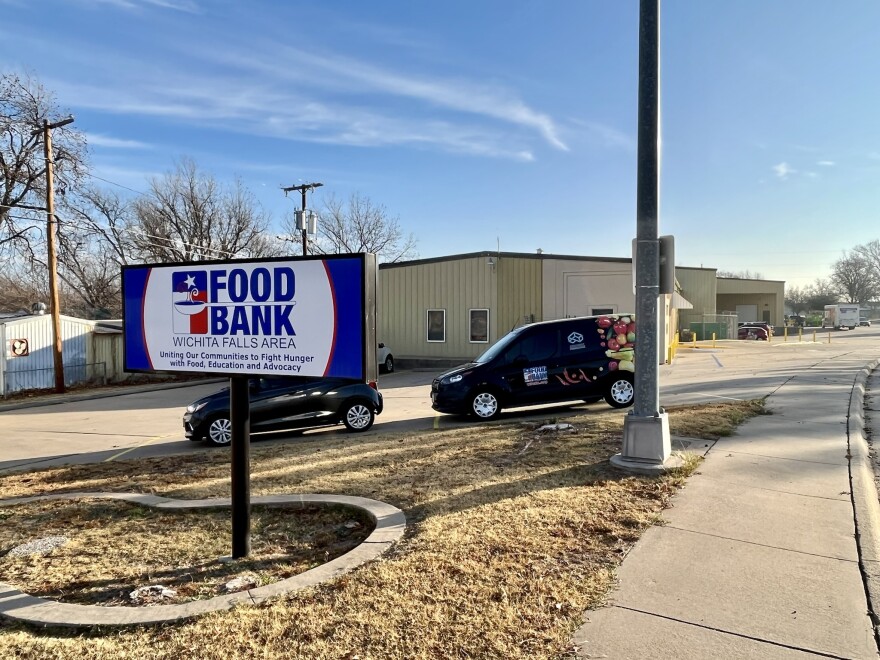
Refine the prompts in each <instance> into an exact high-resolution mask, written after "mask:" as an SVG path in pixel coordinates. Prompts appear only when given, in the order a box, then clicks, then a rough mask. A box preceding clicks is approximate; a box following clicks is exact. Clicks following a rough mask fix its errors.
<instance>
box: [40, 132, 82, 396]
mask: <svg viewBox="0 0 880 660" xmlns="http://www.w3.org/2000/svg"><path fill="white" fill-rule="evenodd" d="M72 123H73V115H70V116H69V117H67V119H62V120H61V121H56V122H55V123H54V124H50V123H49V120H48V119H44V120H43V127H42V128H38V129H35V130H33V131H31V135H38V134H40V133H42V134H43V155H44V156H45V158H46V241H47V242H48V244H49V264H48V265H49V298H50V301H49V309H50V311H51V314H52V337H53V350H52V353H53V357H54V364H55V391H56V392H58V393H62V392H64V357H63V355H62V352H61V343H62V342H61V310H59V309H58V306H59V302H58V255H57V254H56V253H55V222H56V218H55V174H54V172H55V161H54V157H53V155H52V129H53V128H61V127H62V126H67V125H68V124H72Z"/></svg>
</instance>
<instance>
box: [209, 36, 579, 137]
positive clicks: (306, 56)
mask: <svg viewBox="0 0 880 660" xmlns="http://www.w3.org/2000/svg"><path fill="white" fill-rule="evenodd" d="M208 57H210V59H213V60H215V61H219V63H221V64H226V65H232V66H237V67H243V68H247V69H250V70H252V71H259V72H261V73H263V74H268V75H270V76H271V77H273V78H277V79H281V80H287V81H289V82H297V83H299V84H304V83H305V84H309V85H313V86H316V87H323V88H328V87H332V88H336V89H337V90H346V91H347V92H348V93H352V92H353V91H361V92H369V93H372V94H377V93H378V94H383V95H387V96H390V97H397V98H405V99H412V100H417V101H423V102H425V103H427V104H429V106H433V107H436V108H444V109H448V110H454V111H458V112H463V113H468V114H472V115H476V116H480V117H487V118H492V119H497V120H500V121H503V122H507V123H510V124H514V125H518V126H523V127H526V128H529V129H533V130H535V131H537V132H538V133H539V134H540V135H541V136H542V137H543V138H544V139H545V140H546V141H547V142H548V143H549V144H550V145H552V146H553V147H555V148H557V149H561V150H563V151H567V150H568V146H567V145H566V144H565V143H564V142H563V141H562V140H561V139H560V137H559V130H558V127H557V126H556V123H555V122H554V121H553V119H552V118H551V117H550V116H549V115H547V114H545V113H543V112H540V111H538V110H535V109H533V108H531V107H530V106H529V105H527V104H526V103H525V102H524V101H522V100H521V99H519V98H518V97H517V96H516V95H515V94H514V93H512V92H511V91H509V90H506V89H503V88H500V87H498V86H495V85H492V84H487V83H484V82H476V81H470V80H454V79H448V78H443V77H428V76H409V75H404V74H400V73H397V72H394V71H390V70H387V69H383V68H380V67H378V66H374V65H371V64H367V63H365V62H361V61H357V60H353V59H350V58H347V57H343V56H338V55H328V54H316V53H311V52H305V51H303V50H299V49H296V48H291V47H288V46H284V45H282V44H271V47H270V48H269V49H268V50H264V51H263V52H262V53H260V54H255V55H246V54H244V53H233V52H226V53H217V52H214V51H212V52H211V53H210V55H209V56H208Z"/></svg>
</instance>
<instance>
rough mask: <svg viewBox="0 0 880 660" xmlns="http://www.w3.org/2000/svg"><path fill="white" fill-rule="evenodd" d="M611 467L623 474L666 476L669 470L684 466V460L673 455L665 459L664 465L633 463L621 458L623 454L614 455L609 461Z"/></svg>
mask: <svg viewBox="0 0 880 660" xmlns="http://www.w3.org/2000/svg"><path fill="white" fill-rule="evenodd" d="M610 461H611V465H612V467H616V468H617V469H618V470H623V471H624V472H631V473H633V474H647V475H649V476H659V475H661V474H666V473H667V472H669V471H670V470H675V469H676V468H680V467H682V466H684V459H683V458H682V457H681V456H679V455H677V454H673V455H672V456H670V457H669V458H667V459H666V462H664V463H646V462H645V461H633V460H630V459H628V458H626V457H624V456H623V454H614V456H612V457H611V459H610Z"/></svg>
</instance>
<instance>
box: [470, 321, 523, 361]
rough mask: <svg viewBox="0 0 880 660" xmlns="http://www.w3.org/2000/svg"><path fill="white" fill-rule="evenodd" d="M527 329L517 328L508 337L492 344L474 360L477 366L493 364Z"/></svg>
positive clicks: (505, 336)
mask: <svg viewBox="0 0 880 660" xmlns="http://www.w3.org/2000/svg"><path fill="white" fill-rule="evenodd" d="M525 329H526V326H522V327H520V328H517V329H516V330H511V331H510V332H508V333H507V334H506V335H504V336H503V337H502V338H501V339H499V340H498V341H496V342H495V343H494V344H492V345H491V346H490V347H489V348H487V349H486V350H485V351H483V353H482V354H481V355H480V356H479V357H478V358H476V359H475V360H474V362H476V363H477V364H486V363H487V362H491V361H492V360H494V359H495V358H496V357H498V356H499V355H500V354H501V353H503V352H504V350H505V349H506V348H507V347H508V346H510V343H511V342H512V341H513V340H514V339H516V338H517V337H518V336H519V335H520V333H522V331H523V330H525Z"/></svg>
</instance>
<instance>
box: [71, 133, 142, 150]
mask: <svg viewBox="0 0 880 660" xmlns="http://www.w3.org/2000/svg"><path fill="white" fill-rule="evenodd" d="M86 142H88V144H89V146H92V147H106V148H108V149H152V148H153V147H152V145H149V144H147V143H146V142H139V141H138V140H123V139H120V138H114V137H110V136H109V135H101V134H100V133H86Z"/></svg>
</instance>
